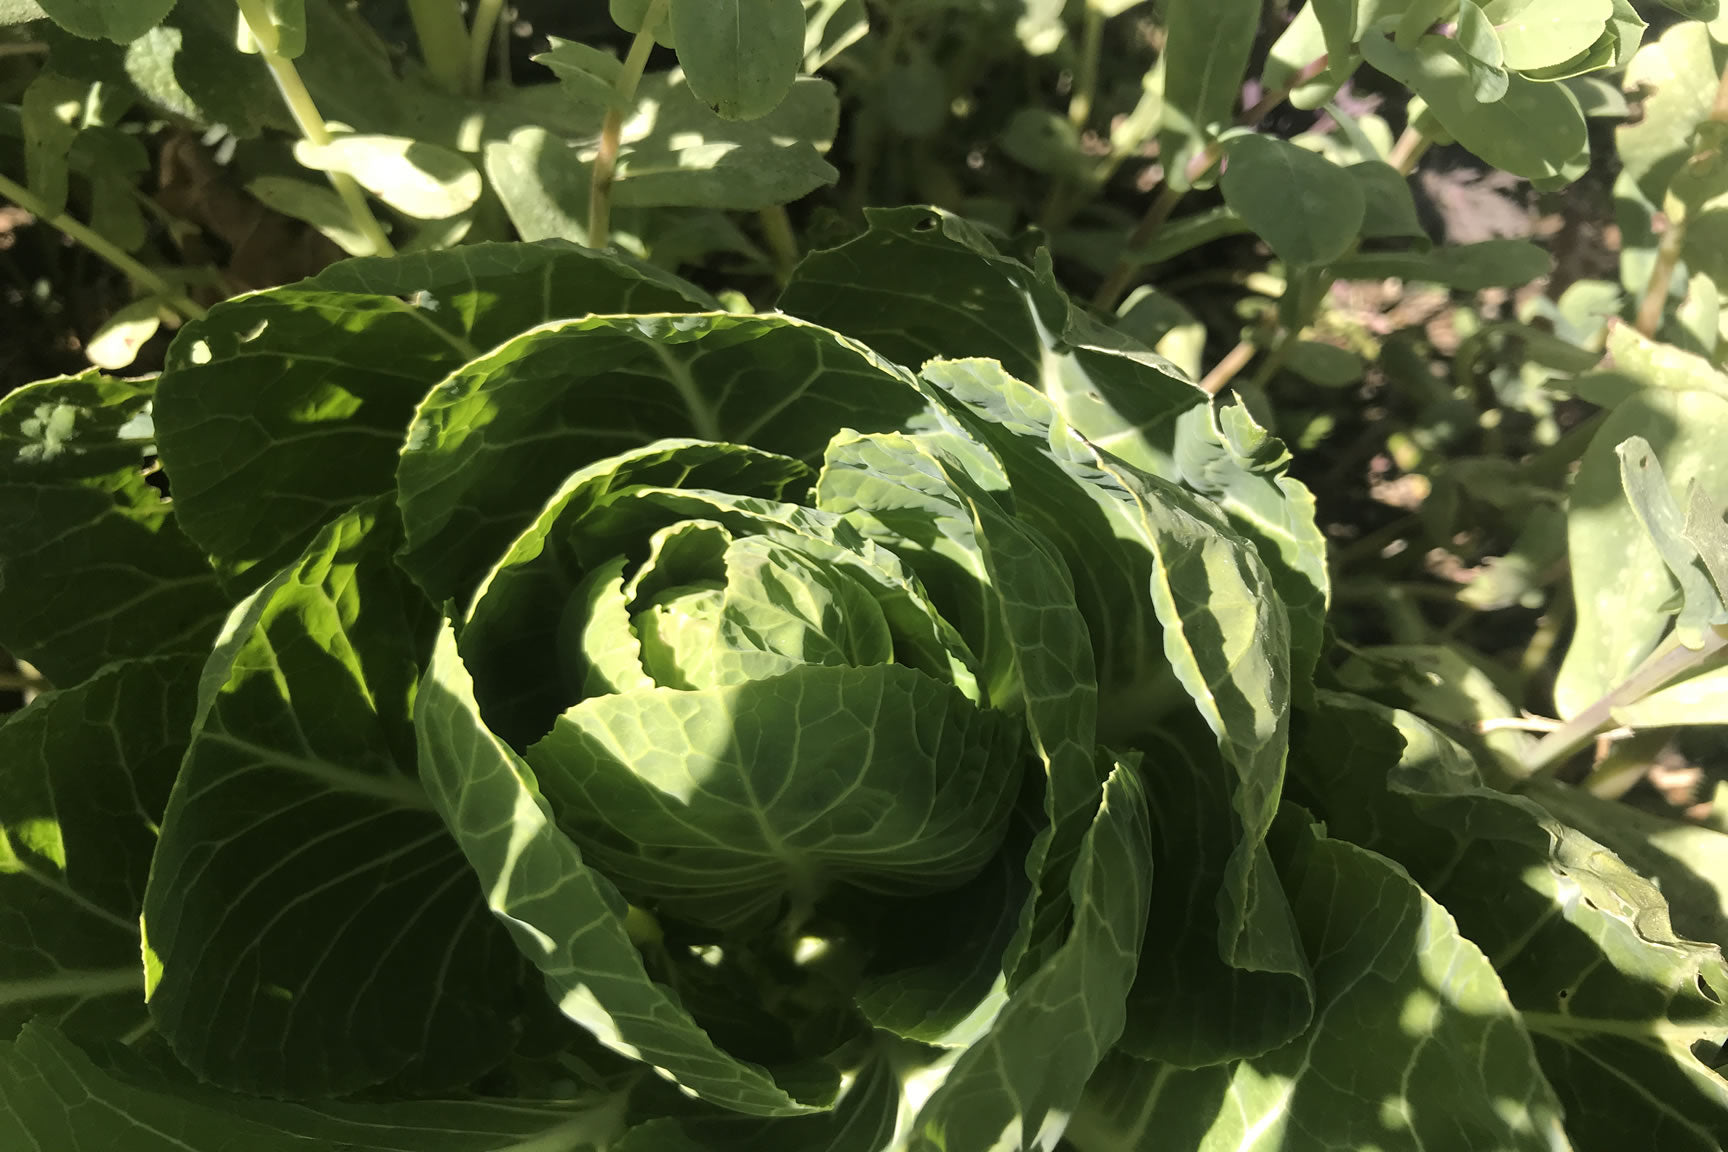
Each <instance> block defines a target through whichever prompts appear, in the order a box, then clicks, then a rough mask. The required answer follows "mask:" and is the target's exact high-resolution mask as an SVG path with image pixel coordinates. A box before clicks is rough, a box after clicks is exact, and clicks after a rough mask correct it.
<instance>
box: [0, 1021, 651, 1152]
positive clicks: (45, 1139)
mask: <svg viewBox="0 0 1728 1152" xmlns="http://www.w3.org/2000/svg"><path fill="white" fill-rule="evenodd" d="M8 1037H9V1038H8V1039H7V1040H5V1041H0V1143H3V1145H4V1146H5V1147H8V1148H43V1149H47V1148H53V1149H54V1152H107V1150H109V1149H117V1148H124V1149H126V1152H229V1150H230V1149H234V1148H236V1147H243V1148H245V1149H246V1150H247V1152H304V1150H306V1149H308V1148H329V1149H338V1148H339V1149H341V1150H342V1152H553V1150H556V1152H588V1150H589V1149H598V1148H602V1147H608V1146H610V1142H611V1139H612V1137H613V1136H614V1135H615V1134H616V1133H617V1132H618V1131H619V1130H620V1129H621V1128H622V1127H623V1114H622V1113H623V1103H624V1101H623V1100H622V1099H617V1100H604V1099H601V1100H594V1099H579V1100H575V1101H571V1102H569V1103H567V1104H566V1103H553V1102H542V1101H527V1100H512V1101H509V1102H508V1103H506V1102H501V1101H491V1100H448V1101H446V1100H411V1101H401V1102H395V1103H372V1102H364V1103H346V1102H340V1101H322V1102H319V1103H316V1104H294V1103H288V1102H286V1101H275V1100H261V1099H258V1098H256V1097H243V1096H231V1095H228V1094H226V1093H221V1092H217V1091H215V1090H213V1089H209V1088H204V1087H201V1086H198V1085H194V1084H191V1083H180V1082H171V1081H168V1080H166V1079H165V1078H164V1077H162V1076H161V1075H160V1074H159V1073H158V1074H153V1073H152V1072H151V1071H150V1070H148V1069H144V1068H140V1067H134V1066H133V1065H137V1064H141V1063H142V1062H141V1061H126V1060H125V1059H124V1057H122V1058H121V1061H122V1063H124V1064H125V1065H126V1066H125V1067H121V1066H117V1065H113V1064H107V1065H104V1064H99V1063H97V1061H96V1060H94V1059H92V1058H91V1056H90V1054H89V1053H87V1052H85V1051H83V1050H81V1049H79V1048H78V1047H77V1046H76V1045H74V1044H73V1043H71V1042H70V1041H69V1040H68V1039H67V1038H66V1037H64V1036H62V1035H61V1034H60V1033H58V1032H57V1031H55V1030H54V1028H53V1027H51V1026H49V1025H47V1024H45V1023H42V1022H35V1023H31V1024H28V1025H26V1026H25V1028H24V1029H23V1031H22V1032H21V1033H19V1035H18V1036H17V1037H16V1038H11V1037H10V1033H9V1034H8Z"/></svg>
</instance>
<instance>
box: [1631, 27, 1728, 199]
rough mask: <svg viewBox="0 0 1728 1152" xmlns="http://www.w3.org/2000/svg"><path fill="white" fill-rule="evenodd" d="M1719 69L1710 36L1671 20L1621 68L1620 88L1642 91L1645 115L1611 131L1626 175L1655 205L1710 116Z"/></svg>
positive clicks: (1661, 197) (1705, 31)
mask: <svg viewBox="0 0 1728 1152" xmlns="http://www.w3.org/2000/svg"><path fill="white" fill-rule="evenodd" d="M1720 76H1721V68H1720V67H1719V66H1718V64H1717V57H1716V55H1715V53H1714V52H1713V50H1712V48H1711V43H1710V34H1709V31H1708V30H1707V29H1706V28H1705V26H1704V25H1702V24H1699V23H1694V22H1682V23H1678V24H1675V25H1674V26H1673V27H1671V28H1669V29H1668V30H1667V31H1666V32H1664V33H1662V35H1661V37H1660V38H1658V39H1656V40H1654V41H1652V42H1650V43H1648V44H1645V45H1644V47H1642V48H1640V49H1639V50H1638V54H1637V55H1636V56H1634V57H1633V58H1632V63H1631V65H1630V66H1628V67H1627V69H1626V78H1625V81H1624V87H1625V88H1626V89H1627V90H1628V91H1636V90H1642V91H1643V93H1644V101H1643V104H1644V114H1643V116H1642V117H1640V118H1639V119H1638V120H1637V121H1636V122H1629V123H1626V124H1622V125H1621V126H1620V127H1619V128H1617V129H1615V132H1614V141H1615V147H1616V150H1617V151H1618V153H1619V155H1620V162H1621V164H1622V165H1623V166H1624V171H1625V174H1626V176H1627V177H1629V178H1631V179H1633V180H1636V181H1637V184H1638V187H1639V189H1640V190H1641V191H1643V193H1644V196H1645V198H1646V199H1648V200H1649V201H1650V202H1651V203H1652V204H1657V205H1660V204H1661V203H1662V200H1663V196H1664V194H1665V193H1666V192H1667V189H1668V182H1669V181H1670V180H1671V179H1673V176H1674V173H1675V171H1676V170H1677V169H1678V168H1679V167H1680V165H1681V164H1682V163H1684V162H1685V160H1686V158H1687V157H1689V156H1690V155H1691V154H1692V136H1693V133H1694V132H1695V131H1696V130H1697V128H1698V125H1699V124H1700V123H1702V122H1703V121H1704V120H1706V119H1707V118H1708V117H1709V115H1710V105H1711V100H1712V97H1713V95H1714V93H1715V91H1716V85H1717V81H1718V79H1719V78H1720Z"/></svg>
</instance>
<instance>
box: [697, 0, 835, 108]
mask: <svg viewBox="0 0 1728 1152" xmlns="http://www.w3.org/2000/svg"><path fill="white" fill-rule="evenodd" d="M668 18H669V20H670V21H671V26H672V35H673V38H674V39H675V40H676V41H677V43H678V63H679V65H680V66H681V67H682V68H683V69H684V74H685V76H686V77H688V79H689V81H690V90H691V91H692V92H694V93H695V94H696V96H697V98H698V99H700V100H701V101H702V103H703V104H705V105H707V106H708V107H709V108H711V109H712V110H713V111H714V112H715V113H716V114H717V115H718V116H720V117H721V118H722V119H725V120H754V119H756V118H758V117H760V116H766V115H767V114H768V113H770V112H772V111H773V110H774V109H775V107H776V106H777V105H778V104H779V103H780V101H781V100H783V99H785V98H786V93H788V92H789V91H791V90H792V81H793V79H794V78H796V77H797V75H798V68H799V66H800V65H801V64H802V63H803V59H804V5H803V3H802V0H670V5H669V8H668Z"/></svg>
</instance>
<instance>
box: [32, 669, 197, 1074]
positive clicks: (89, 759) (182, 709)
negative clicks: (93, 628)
mask: <svg viewBox="0 0 1728 1152" xmlns="http://www.w3.org/2000/svg"><path fill="white" fill-rule="evenodd" d="M198 666H199V659H198V658H197V657H196V656H165V657H160V658H157V659H146V660H135V661H128V662H126V663H120V664H110V665H108V666H107V667H105V668H104V669H103V670H102V671H100V672H98V673H97V674H96V675H95V676H93V677H91V678H90V679H89V680H86V681H84V682H83V683H82V684H80V685H78V686H77V687H75V688H65V689H62V690H60V691H58V692H49V693H46V694H44V695H42V696H39V697H37V698H36V699H35V700H34V701H32V702H31V703H30V704H29V705H28V706H27V707H26V708H24V709H23V710H22V711H20V712H17V713H15V714H13V715H12V716H11V718H10V719H8V720H7V721H6V723H5V724H4V726H0V918H3V919H4V920H5V922H6V924H7V932H6V934H5V936H4V938H0V1034H3V1035H6V1036H11V1035H12V1034H13V1033H14V1032H15V1031H16V1030H17V1029H18V1027H19V1026H20V1025H22V1024H23V1023H24V1022H25V1021H26V1020H29V1019H31V1018H36V1019H40V1020H44V1021H45V1020H48V1019H57V1020H58V1021H59V1023H60V1026H61V1027H63V1028H65V1029H67V1030H68V1031H69V1032H71V1033H73V1034H75V1035H78V1036H81V1037H84V1038H86V1039H89V1040H93V1041H97V1042H106V1041H110V1040H115V1039H118V1038H119V1037H121V1036H123V1035H125V1034H126V1033H128V1032H130V1031H132V1030H133V1029H134V1028H136V1027H137V1026H138V1025H139V1024H141V1023H143V1022H144V1020H145V1009H144V966H143V964H142V963H140V961H139V958H138V912H139V909H140V908H141V906H142V904H143V900H144V881H145V878H146V877H147V876H148V875H149V872H150V855H151V853H152V852H153V851H154V850H155V847H156V828H157V825H158V823H159V822H160V821H161V819H162V809H163V806H164V805H165V804H166V803H167V801H168V790H169V788H170V787H172V785H173V783H174V775H175V772H176V771H177V770H178V769H179V767H180V757H181V756H182V754H184V752H185V751H186V733H187V729H188V727H189V726H190V724H191V721H192V705H193V700H194V695H195V690H196V687H197V683H198ZM0 1099H3V1097H0Z"/></svg>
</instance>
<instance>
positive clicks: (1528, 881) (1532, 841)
mask: <svg viewBox="0 0 1728 1152" xmlns="http://www.w3.org/2000/svg"><path fill="white" fill-rule="evenodd" d="M1323 705H1324V706H1323V709H1322V710H1321V711H1319V712H1317V713H1314V714H1313V715H1312V716H1311V717H1310V718H1309V721H1308V723H1307V724H1306V725H1305V726H1304V731H1303V732H1302V733H1301V734H1299V735H1298V738H1297V744H1298V747H1299V748H1300V749H1302V751H1301V753H1300V754H1299V755H1298V756H1296V757H1293V765H1292V775H1293V779H1294V780H1295V782H1296V787H1297V788H1299V789H1301V790H1303V791H1304V792H1305V793H1307V794H1311V795H1313V796H1314V797H1315V801H1316V806H1317V807H1316V814H1317V815H1319V816H1320V817H1322V818H1323V819H1325V820H1326V822H1327V827H1328V829H1329V830H1330V831H1332V832H1333V833H1334V834H1336V835H1339V836H1342V837H1345V838H1348V839H1350V840H1352V841H1354V842H1356V843H1359V844H1362V845H1364V846H1365V847H1367V848H1370V849H1373V850H1376V851H1379V852H1383V853H1385V854H1386V855H1388V856H1390V857H1391V858H1393V859H1395V860H1397V861H1398V863H1400V864H1402V865H1403V866H1404V867H1405V868H1407V869H1409V872H1410V875H1411V877H1412V878H1413V879H1414V880H1415V881H1416V882H1417V883H1419V884H1420V885H1422V887H1423V889H1424V890H1425V891H1427V892H1428V893H1429V894H1430V895H1432V896H1433V898H1434V899H1436V900H1438V901H1439V902H1440V903H1441V904H1442V905H1444V906H1445V908H1446V911H1447V912H1449V913H1450V914H1451V915H1452V917H1454V918H1455V919H1456V920H1457V923H1458V927H1459V929H1460V930H1461V931H1462V933H1463V934H1464V936H1466V937H1467V938H1468V939H1469V940H1471V941H1473V942H1474V943H1475V945H1476V946H1478V947H1480V948H1481V949H1482V951H1483V952H1484V953H1485V954H1487V955H1488V956H1489V957H1490V958H1492V960H1493V963H1494V967H1495V969H1496V970H1497V971H1498V972H1499V975H1500V980H1501V982H1502V983H1503V984H1504V985H1505V988H1506V991H1507V992H1508V993H1509V994H1510V995H1511V998H1512V1004H1513V1006H1514V1007H1515V1008H1516V1009H1517V1010H1518V1013H1519V1017H1520V1019H1521V1020H1522V1023H1523V1027H1524V1029H1525V1030H1526V1031H1527V1032H1528V1033H1529V1035H1530V1037H1531V1038H1532V1040H1533V1041H1534V1043H1535V1048H1536V1057H1537V1060H1538V1061H1539V1062H1540V1064H1541V1069H1542V1072H1543V1074H1544V1075H1545V1077H1546V1079H1547V1081H1548V1083H1550V1084H1552V1085H1553V1088H1554V1094H1555V1096H1556V1097H1557V1098H1558V1100H1559V1103H1560V1105H1561V1106H1562V1107H1563V1108H1564V1110H1565V1117H1566V1134H1567V1135H1568V1136H1569V1137H1570V1138H1571V1140H1572V1142H1573V1145H1574V1146H1575V1147H1577V1148H1578V1149H1579V1150H1580V1152H1619V1150H1621V1149H1624V1148H1632V1147H1646V1146H1649V1145H1650V1144H1651V1143H1652V1142H1655V1143H1657V1144H1659V1145H1660V1146H1662V1147H1664V1148H1671V1149H1676V1150H1684V1152H1714V1149H1715V1148H1716V1147H1717V1146H1718V1144H1719V1135H1718V1134H1719V1133H1720V1132H1721V1131H1722V1125H1723V1122H1724V1118H1725V1117H1728V1081H1724V1080H1723V1079H1722V1077H1721V1076H1720V1074H1718V1073H1717V1072H1715V1071H1713V1070H1712V1069H1711V1068H1709V1067H1708V1066H1706V1064H1705V1063H1704V1062H1703V1060H1702V1059H1701V1058H1700V1055H1699V1054H1700V1053H1706V1052H1708V1051H1713V1050H1714V1047H1715V1045H1717V1044H1718V1043H1719V1042H1720V1038H1721V1037H1722V1035H1723V1034H1724V1032H1725V1031H1728V1009H1725V1008H1724V1007H1723V1004H1724V1001H1725V1000H1728V966H1725V965H1724V963H1723V960H1722V954H1721V953H1720V952H1719V951H1718V950H1717V949H1716V948H1714V947H1712V946H1707V945H1703V944H1695V943H1690V942H1687V941H1683V940H1680V939H1678V938H1677V937H1676V936H1675V935H1674V933H1673V931H1672V930H1671V928H1670V926H1669V922H1668V909H1667V906H1666V904H1665V903H1664V901H1663V898H1662V895H1661V893H1660V892H1658V891H1657V889H1656V888H1655V887H1654V886H1653V885H1652V884H1650V883H1649V882H1648V881H1647V880H1644V879H1643V878H1642V877H1640V876H1638V875H1637V874H1635V873H1634V872H1632V871H1631V870H1630V869H1629V868H1627V867H1626V866H1625V865H1624V864H1622V863H1621V862H1620V860H1619V859H1617V858H1616V857H1615V856H1614V855H1613V854H1612V853H1610V852H1608V851H1607V850H1605V849H1604V848H1602V847H1601V846H1599V845H1597V844H1595V843H1594V842H1592V841H1590V840H1587V839H1586V838H1585V837H1583V836H1582V835H1580V834H1579V833H1577V832H1575V831H1573V830H1572V829H1570V828H1568V827H1566V826H1565V825H1562V824H1559V823H1557V822H1556V821H1554V820H1553V819H1552V818H1550V817H1549V816H1548V815H1547V814H1546V813H1545V812H1544V811H1542V810H1541V809H1540V808H1538V807H1537V806H1536V805H1535V804H1533V803H1531V802H1530V801H1528V800H1524V799H1520V798H1516V797H1511V796H1507V795H1504V794H1502V793H1499V792H1496V791H1493V790H1492V789H1489V788H1485V787H1484V786H1483V785H1482V782H1481V779H1480V777H1479V775H1478V773H1477V771H1476V768H1475V765H1474V764H1473V763H1472V762H1471V760H1470V758H1469V756H1468V754H1466V753H1465V752H1464V751H1463V749H1461V748H1459V747H1458V746H1457V745H1456V744H1453V743H1452V742H1451V741H1449V740H1447V739H1446V738H1445V737H1444V736H1442V735H1441V734H1440V733H1439V732H1437V731H1436V730H1435V729H1433V728H1431V727H1429V726H1428V725H1427V724H1424V723H1423V722H1421V721H1420V720H1418V719H1416V718H1415V717H1414V716H1411V715H1409V714H1408V713H1402V712H1400V713H1389V712H1388V711H1386V710H1383V709H1380V708H1378V707H1376V706H1373V705H1369V704H1367V703H1366V702H1363V701H1360V700H1357V699H1353V698H1349V697H1343V696H1330V697H1327V698H1326V699H1325V701H1324V702H1323ZM1423 1083H1424V1084H1427V1083H1429V1082H1428V1081H1423ZM1540 1099H1541V1097H1537V1100H1540Z"/></svg>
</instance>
